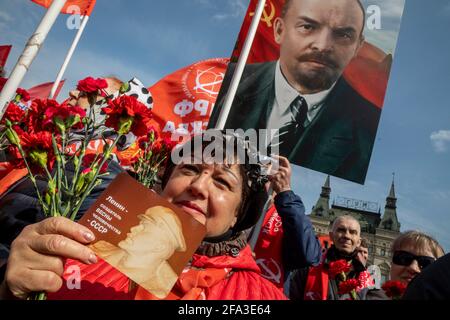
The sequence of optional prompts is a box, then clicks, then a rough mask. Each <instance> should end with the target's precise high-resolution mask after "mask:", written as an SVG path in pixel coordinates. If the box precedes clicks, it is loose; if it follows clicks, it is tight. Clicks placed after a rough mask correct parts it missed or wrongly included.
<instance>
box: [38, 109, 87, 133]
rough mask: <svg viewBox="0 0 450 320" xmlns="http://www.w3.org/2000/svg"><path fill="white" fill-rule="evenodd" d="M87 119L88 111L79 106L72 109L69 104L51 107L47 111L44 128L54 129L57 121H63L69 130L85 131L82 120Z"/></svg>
mask: <svg viewBox="0 0 450 320" xmlns="http://www.w3.org/2000/svg"><path fill="white" fill-rule="evenodd" d="M84 117H86V111H85V110H84V109H83V108H81V107H78V106H75V107H71V106H69V105H67V104H62V105H59V106H50V107H49V108H47V109H46V110H45V121H44V126H45V127H46V128H47V129H48V128H53V127H54V126H53V124H54V123H55V119H59V120H60V121H62V122H63V123H64V124H65V126H66V127H67V128H74V129H78V130H79V129H83V123H82V122H81V120H82V119H83V118H84Z"/></svg>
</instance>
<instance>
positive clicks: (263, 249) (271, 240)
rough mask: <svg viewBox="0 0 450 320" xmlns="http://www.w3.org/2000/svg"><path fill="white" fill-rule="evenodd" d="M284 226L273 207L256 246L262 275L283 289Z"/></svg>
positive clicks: (256, 254)
mask: <svg viewBox="0 0 450 320" xmlns="http://www.w3.org/2000/svg"><path fill="white" fill-rule="evenodd" d="M282 241H283V226H282V223H281V217H280V216H279V215H278V212H277V211H276V209H275V206H272V207H271V208H270V209H269V210H268V211H267V213H266V216H265V218H264V223H263V227H262V229H261V232H260V234H259V237H258V241H257V242H256V246H255V250H254V252H255V256H256V263H257V264H258V266H259V268H260V269H261V275H262V276H263V277H264V278H266V279H268V280H270V281H271V282H273V283H274V284H275V285H276V286H277V287H278V288H280V289H283V284H284V269H283V260H282V250H281V249H282Z"/></svg>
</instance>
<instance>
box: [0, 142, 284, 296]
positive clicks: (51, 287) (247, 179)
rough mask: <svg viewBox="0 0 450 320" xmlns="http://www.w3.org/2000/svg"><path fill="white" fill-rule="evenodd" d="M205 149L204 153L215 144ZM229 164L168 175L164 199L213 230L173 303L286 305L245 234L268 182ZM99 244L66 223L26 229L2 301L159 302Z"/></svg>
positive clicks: (249, 168) (174, 168)
mask: <svg viewBox="0 0 450 320" xmlns="http://www.w3.org/2000/svg"><path fill="white" fill-rule="evenodd" d="M200 137H201V136H200ZM226 141H227V139H223V140H222V142H220V141H219V142H217V140H215V142H216V143H225V142H226ZM191 145H193V148H195V147H197V146H198V144H196V143H193V144H191ZM200 145H201V146H202V150H204V148H205V147H206V145H207V144H200ZM238 145H239V144H238ZM242 146H245V144H242ZM223 150H225V148H224V149H223ZM191 151H195V150H191ZM197 151H199V150H197ZM191 154H192V155H194V154H196V153H195V152H191ZM236 154H238V153H236ZM248 154H251V153H248ZM248 154H247V155H248ZM234 158H237V157H236V156H235V157H234ZM224 162H225V164H217V163H206V162H205V161H204V160H203V162H201V163H199V164H190V163H186V162H181V163H179V164H174V163H172V162H171V161H169V163H168V165H167V167H166V169H165V172H164V176H163V178H162V189H163V191H162V196H163V197H164V198H165V199H167V200H168V201H169V202H171V203H173V204H175V205H177V206H179V207H180V208H182V209H183V210H184V211H185V212H186V213H187V214H190V215H192V216H193V217H194V218H199V217H202V218H204V219H205V220H206V230H207V234H206V238H205V239H204V240H203V242H202V243H201V245H200V246H199V248H198V249H197V251H196V253H195V255H194V256H193V258H192V259H191V261H190V263H189V264H188V266H186V268H185V270H184V271H183V272H182V274H181V276H180V277H179V279H178V281H177V283H176V284H175V286H174V288H173V289H172V291H171V293H170V294H169V296H168V297H167V298H166V299H214V300H215V299H227V300H228V299H233V300H267V299H269V300H279V299H286V297H285V296H284V294H283V293H282V292H281V291H280V290H279V289H278V288H276V287H275V286H274V285H273V284H272V283H271V282H270V281H268V280H266V279H264V278H263V277H262V276H261V274H260V270H259V268H258V266H257V264H256V261H255V260H254V258H253V256H252V252H251V249H250V247H249V246H248V244H247V239H246V233H244V232H243V231H244V230H246V229H248V228H249V227H251V226H252V225H254V224H255V223H256V221H257V219H258V216H259V214H260V213H261V210H262V206H263V204H264V203H265V201H266V199H267V193H266V191H265V188H264V186H265V184H266V183H267V176H265V175H264V174H263V172H262V170H261V169H262V168H261V166H260V165H258V164H250V163H251V162H249V161H245V162H244V163H242V162H237V161H224ZM93 241H94V236H93V234H92V233H91V232H90V231H89V230H88V229H87V228H85V227H83V226H81V225H79V224H76V223H74V222H72V221H70V220H67V219H64V218H49V219H46V220H44V221H42V222H40V223H37V224H33V225H30V226H28V227H26V228H25V229H24V230H23V231H22V233H21V234H20V235H19V236H18V237H17V239H16V240H15V241H14V242H13V244H12V246H11V253H10V257H9V260H8V267H7V270H6V277H5V281H4V282H3V284H2V287H1V295H0V297H2V298H8V297H9V298H13V297H16V298H21V299H24V298H27V297H28V296H29V294H30V293H31V292H36V291H38V292H39V291H46V292H48V293H52V294H49V295H48V298H49V299H156V297H154V296H152V295H151V294H150V293H148V292H147V291H145V290H143V289H142V288H141V287H139V286H138V285H135V284H134V283H132V282H131V281H130V280H129V279H128V278H127V277H126V276H124V275H123V274H121V273H120V272H118V271H117V270H116V269H114V268H113V267H111V266H110V265H109V264H107V263H106V262H105V261H103V260H100V259H98V258H97V257H96V255H95V254H94V253H93V251H91V250H90V249H89V248H88V247H87V245H88V244H89V243H92V242H93ZM65 259H69V260H67V261H66V263H65V264H64V261H65ZM74 266H78V267H79V268H80V269H79V270H80V274H81V283H76V282H74V281H73V279H72V278H71V274H72V273H73V270H74V268H73V267H74Z"/></svg>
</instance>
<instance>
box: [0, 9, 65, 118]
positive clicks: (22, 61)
mask: <svg viewBox="0 0 450 320" xmlns="http://www.w3.org/2000/svg"><path fill="white" fill-rule="evenodd" d="M66 1H67V0H54V1H53V2H52V4H51V6H50V7H49V8H48V10H47V12H46V13H45V15H44V17H43V18H42V20H41V22H40V24H39V26H38V27H37V28H36V31H35V32H34V34H33V35H32V36H31V38H30V39H29V40H28V42H27V44H26V46H25V49H24V50H23V52H22V55H21V56H20V58H19V60H18V61H17V63H16V65H15V67H14V69H13V70H12V72H11V75H10V77H9V79H8V81H7V82H6V84H5V87H4V88H3V90H2V92H1V94H0V119H1V118H2V117H3V114H4V113H5V111H6V104H7V103H8V102H9V101H10V100H12V99H13V98H14V95H15V93H16V90H17V88H18V87H19V85H20V83H21V82H22V80H23V78H24V76H25V74H26V73H27V71H28V69H29V68H30V66H31V63H32V62H33V60H34V58H36V56H37V54H38V52H39V49H40V48H41V46H42V44H43V43H44V41H45V38H46V37H47V35H48V33H49V32H50V29H51V28H52V26H53V24H54V23H55V21H56V18H58V15H59V13H60V12H61V10H62V8H63V7H64V5H65V4H66Z"/></svg>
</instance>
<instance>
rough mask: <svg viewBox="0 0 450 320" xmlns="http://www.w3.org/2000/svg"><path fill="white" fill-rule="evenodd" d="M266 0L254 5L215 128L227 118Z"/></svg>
mask: <svg viewBox="0 0 450 320" xmlns="http://www.w3.org/2000/svg"><path fill="white" fill-rule="evenodd" d="M265 4H266V0H259V2H258V4H257V5H256V12H255V15H254V17H253V20H252V23H251V24H250V28H249V30H248V33H247V38H246V39H245V41H244V46H243V48H242V51H241V54H240V56H239V59H238V62H237V65H236V69H235V71H234V74H233V78H232V79H231V83H230V87H229V88H228V92H227V95H226V97H225V101H224V103H223V106H222V109H221V110H220V114H219V119H218V120H217V124H216V128H217V129H220V130H223V129H224V128H225V123H226V121H227V118H228V114H229V113H230V110H231V105H232V104H233V100H234V96H235V95H236V91H237V88H238V86H239V82H240V81H241V77H242V73H243V72H244V68H245V64H246V63H247V59H248V56H249V54H250V49H251V48H252V44H253V40H254V39H255V35H256V31H257V30H258V25H259V21H260V20H261V16H262V14H263V11H264V6H265Z"/></svg>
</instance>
